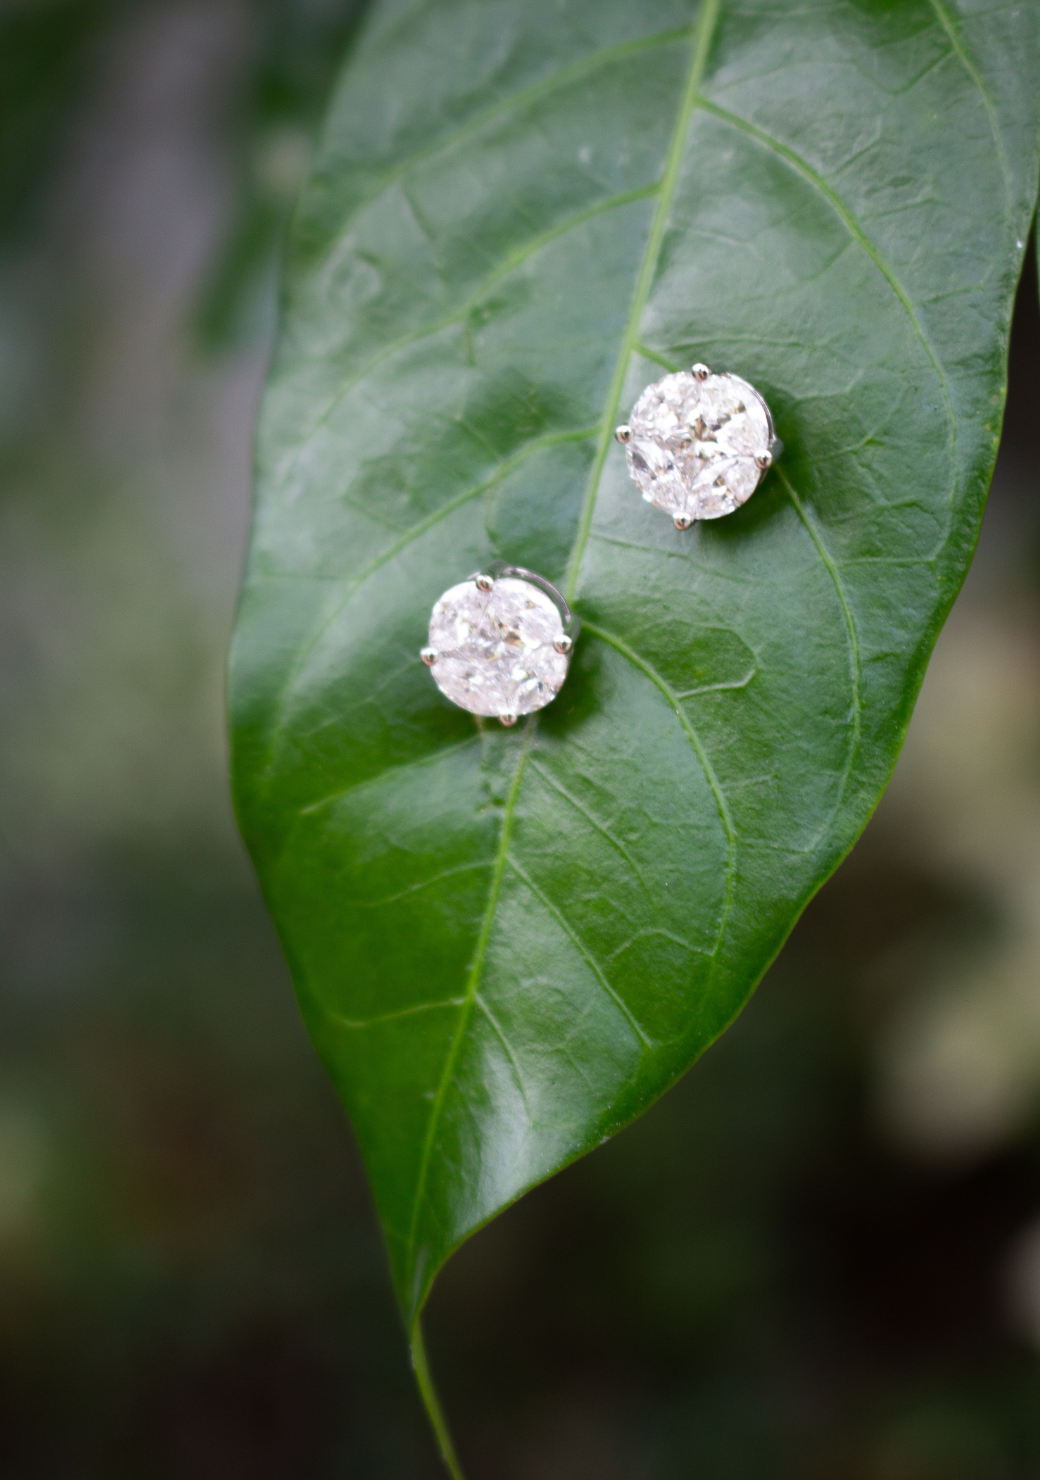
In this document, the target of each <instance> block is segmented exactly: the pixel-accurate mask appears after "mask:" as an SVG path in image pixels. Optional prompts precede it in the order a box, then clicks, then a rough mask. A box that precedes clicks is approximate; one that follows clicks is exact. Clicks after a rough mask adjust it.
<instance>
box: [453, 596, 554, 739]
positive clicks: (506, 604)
mask: <svg viewBox="0 0 1040 1480" xmlns="http://www.w3.org/2000/svg"><path fill="white" fill-rule="evenodd" d="M562 637H563V621H562V619H561V617H560V613H559V611H558V609H557V607H556V604H555V602H553V601H552V600H551V598H550V597H548V596H546V594H545V592H544V591H540V590H539V589H538V587H537V586H533V585H532V584H531V583H530V581H524V580H521V579H519V577H516V576H500V577H499V578H498V580H497V581H495V584H494V586H493V588H492V589H491V590H490V591H481V590H479V588H478V587H477V584H476V582H475V581H463V582H462V583H461V584H460V585H458V586H452V588H451V590H450V591H445V593H444V595H443V596H442V597H441V599H440V600H439V601H438V602H437V605H436V606H435V607H434V608H433V615H432V616H431V618H430V647H431V648H432V649H433V652H434V653H435V654H436V656H435V657H434V659H433V662H432V664H431V667H430V672H431V673H432V674H433V677H434V679H435V681H436V683H437V687H438V688H439V689H440V691H441V693H443V694H447V696H448V698H449V699H450V700H451V701H452V703H453V704H458V705H460V707H461V708H463V709H468V710H469V711H470V713H471V714H486V715H496V716H501V715H503V714H506V715H515V714H530V713H531V711H532V710H534V709H541V708H542V707H543V706H544V705H546V704H548V703H549V702H550V700H552V699H555V698H556V695H557V694H558V693H559V691H560V688H561V686H562V684H563V681H564V679H565V678H566V677H567V662H568V659H567V655H566V654H564V653H558V652H557V651H556V649H555V647H554V646H553V644H554V643H555V642H557V641H559V640H560V639H561V638H562Z"/></svg>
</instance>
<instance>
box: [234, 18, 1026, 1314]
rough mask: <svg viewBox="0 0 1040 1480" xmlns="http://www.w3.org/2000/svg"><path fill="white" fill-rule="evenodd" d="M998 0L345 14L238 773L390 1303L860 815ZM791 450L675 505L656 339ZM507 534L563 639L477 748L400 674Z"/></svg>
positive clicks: (764, 946)
mask: <svg viewBox="0 0 1040 1480" xmlns="http://www.w3.org/2000/svg"><path fill="white" fill-rule="evenodd" d="M1038 62H1040V56H1038V46H1037V6H1036V4H1035V3H1034V0H1019V3H1016V4H1010V5H997V6H993V5H991V4H981V3H975V0H960V3H959V4H956V5H955V4H954V3H953V0H826V3H824V0H819V3H816V0H806V3H802V4H799V5H791V4H788V3H779V0H701V4H700V6H699V7H698V6H697V5H693V4H690V3H689V0H523V3H520V0H423V3H415V0H408V3H406V0H381V3H377V4H376V5H375V6H374V8H373V10H372V11H371V13H370V16H369V21H368V23H367V26H366V29H365V31H364V33H363V36H362V39H361V41H360V43H359V45H358V47H357V49H356V51H355V52H354V54H353V56H352V58H351V59H350V61H349V62H348V65H347V66H346V69H345V72H344V75H343V79H342V85H341V87H340V89H339V91H338V95H337V97H336V100H335V102H334V105H333V107H332V110H331V114H330V117H329V120H328V123H327V129H326V134H325V139H324V144H323V146H322V149H321V151H320V157H319V159H318V161H317V164H316V167H315V170H314V172H313V175H312V177H311V179H310V182H309V184H308V186H307V188H306V191H305V194H304V199H303V203H302V207H301V211H300V216H299V220H298V223H297V228H296V233H295V244H294V248H293V252H292V257H291V263H290V268H289V279H288V304H287V310H286V314H285V320H284V325H283V331H282V336H281V340H280V345H279V349H278V353H277V356H276V361H275V364H274V368H273V370H272V374H271V379H270V384H269V388H268V391H267V396H266V400H265V404H264V409H263V415H262V424H261V433H260V444H259V494H258V507H257V515H256V524H255V530H254V537H253V545H252V551H251V555H250V560H249V567H248V572H247V577H246V584H245V591H244V595H243V601H242V607H241V613H240V618H239V625H238V631H237V636H236V641H235V646H234V652H233V664H232V701H233V719H234V751H235V784H236V797H237V805H238V809H239V815H240V818H241V822H242V826H243V830H244V833H245V836H246V838H247V840H248V843H249V846H250V848H251V850H252V852H253V856H254V858H255V860H256V863H257V867H258V869H259V872H260V876H261V879H262V881H263V884H264V888H265V890H266V894H267V898H268V900H269V902H270V905H271V908H272V910H273V912H274V915H275V918H276V920H277V923H278V926H279V929H280V931H281V935H282V939H283V941H284V943H285V947H286V950H287V952H288V955H289V958H290V961H291V965H292V968H293V971H294V974H295V979H296V983H297V987H298V990H299V994H300V999H301V1002H302V1005H303V1010H304V1013H305V1015H306V1018H307V1021H308V1024H309V1027H310V1030H311V1032H312V1034H313V1036H314V1039H315V1041H316V1043H317V1044H318V1047H319V1049H320V1051H321V1053H322V1055H323V1057H324V1059H325V1062H326V1063H327V1065H328V1067H329V1070H330V1072H331V1073H332V1075H333V1076H334V1078H335V1080H336V1083H337V1085H338V1086H339V1089H340V1091H341V1093H342V1096H343V1099H344V1101H345V1102H346V1105H347V1108H348V1110H349V1113H350V1116H351V1119H352V1121H353V1124H354V1127H355V1129H356V1132H357V1135H358V1138H359V1140H360V1143H361V1147H362V1149H363V1152H364V1156H365V1159H366V1162H367V1166H368V1171H369V1174H370V1177H371V1181H372V1186H373V1188H374V1192H375V1197H376V1201H377V1205H378V1209H379V1213H380V1217H381V1218H382V1221H383V1225H384V1228H385V1230H386V1236H387V1240H388V1245H389V1249H390V1254H391V1261H392V1266H393V1271H394V1278H395V1281H396V1285H397V1289H398V1294H399V1297H400V1300H401V1303H402V1307H403V1309H404V1311H405V1314H406V1317H407V1318H408V1319H409V1321H411V1320H412V1318H413V1317H414V1316H415V1315H416V1314H417V1312H418V1310H419V1308H420V1306H421V1304H422V1301H423V1300H424V1298H425V1295H426V1292H427V1290H428V1288H429V1284H430V1282H431V1280H432V1279H433V1277H434V1275H435V1273H436V1271H437V1269H438V1268H439V1266H440V1265H441V1263H442V1262H443V1261H444V1259H445V1258H446V1257H447V1255H448V1254H449V1253H450V1252H451V1250H452V1249H453V1248H454V1247H456V1246H457V1245H458V1243H459V1242H460V1241H461V1240H462V1239H463V1238H465V1237H466V1235H467V1234H469V1233H471V1232H472V1231H473V1230H474V1229H475V1228H477V1227H478V1226H479V1225H480V1224H481V1223H482V1222H484V1221H486V1220H487V1219H489V1218H490V1217H492V1216H493V1215H494V1214H495V1213H496V1212H497V1211H499V1210H500V1209H501V1208H502V1207H503V1206H505V1205H506V1204H507V1203H509V1202H510V1201H511V1200H512V1199H514V1198H515V1197H517V1195H518V1194H519V1193H521V1192H522V1191H523V1190H524V1189H525V1188H527V1187H529V1186H531V1185H532V1184H533V1183H535V1182H537V1181H538V1180H540V1179H542V1178H544V1177H546V1176H548V1175H549V1174H551V1173H552V1172H554V1171H555V1170H557V1169H558V1168H560V1167H561V1166H563V1165H564V1164H565V1163H567V1162H568V1161H570V1160H572V1159H573V1158H574V1157H576V1156H578V1155H580V1154H581V1153H582V1152H584V1151H586V1150H588V1149H589V1148H591V1147H593V1146H595V1145H596V1144H597V1143H598V1142H599V1141H600V1140H601V1139H602V1138H603V1137H604V1136H607V1135H609V1134H610V1133H611V1132H612V1131H614V1130H616V1129H617V1128H618V1127H620V1126H621V1125H623V1124H624V1123H625V1122H626V1121H628V1120H629V1119H630V1118H631V1117H632V1116H634V1115H636V1114H637V1113H638V1112H639V1111H640V1110H642V1109H643V1108H644V1107H645V1106H647V1105H648V1104H649V1103H650V1102H651V1101H652V1100H653V1099H654V1098H655V1097H656V1096H657V1095H659V1094H660V1093H661V1092H662V1090H664V1089H665V1088H666V1087H667V1086H668V1085H669V1084H670V1083H671V1082H672V1081H674V1079H675V1078H676V1077H677V1076H678V1075H679V1074H681V1073H682V1072H683V1070H684V1069H685V1068H686V1067H687V1066H688V1065H689V1064H690V1063H691V1061H692V1060H693V1059H694V1058H695V1057H696V1056H697V1055H698V1054H699V1053H700V1052H701V1051H702V1050H703V1049H704V1048H705V1047H706V1046H707V1045H708V1044H709V1043H710V1042H711V1041H712V1039H713V1038H715V1037H716V1036H717V1035H718V1034H719V1033H720V1032H721V1031H722V1030H723V1028H724V1027H725V1026H726V1025H727V1023H729V1022H730V1021H731V1020H732V1018H733V1016H734V1015H735V1014H736V1013H737V1012H738V1011H739V1009H740V1007H741V1005H742V1004H743V1003H744V1001H745V1000H746V998H747V996H748V994H749V993H750V991H751V990H752V988H753V986H754V984H755V983H756V981H757V980H758V979H759V977H760V976H761V974H762V972H763V970H764V969H765V967H766V966H767V964H768V963H769V961H770V960H771V958H772V957H773V955H774V954H775V952H776V951H777V949H778V948H779V946H780V944H781V942H782V941H783V939H784V937H785V935H786V934H787V932H788V931H789V930H790V928H791V926H792V924H793V922H794V920H795V918H796V917H797V915H798V913H799V911H800V910H801V909H802V907H803V906H804V904H805V902H806V901H807V899H808V898H809V897H810V895H811V894H812V893H813V891H814V890H815V889H816V888H818V887H819V885H820V883H821V882H822V881H823V879H824V878H825V877H826V876H827V874H828V873H829V872H830V871H831V870H832V869H833V868H834V866H835V865H836V863H837V862H838V860H839V859H840V858H841V856H842V855H843V854H844V853H845V852H846V850H847V849H848V848H849V846H850V845H851V843H852V842H853V840H854V839H855V837H856V835H857V834H858V832H859V831H860V829H861V828H862V827H863V825H864V823H865V821H866V819H867V817H868V815H869V813H870V811H871V809H872V807H873V806H874V804H875V802H876V801H877V798H878V796H879V794H880V791H881V789H882V787H883V785H884V783H885V780H886V778H887V776H888V774H889V771H890V769H891V767H892V765H893V763H894V760H895V757H896V753H897V750H898V747H899V744H900V741H901V738H902V735H903V733H904V730H905V726H906V724H907V720H908V717H909V713H910V708H911V705H912V702H913V699H914V696H915V694H916V691H917V687H918V684H919V682H920V679H921V675H922V671H923V667H924V664H925V662H926V659H927V656H928V653H929V651H930V648H931V644H932V642H933V640H934V638H935V635H936V632H937V630H938V627H939V625H940V623H941V621H942V619H943V617H944V615H945V613H946V611H947V609H948V607H949V605H950V602H951V601H952V599H953V596H954V594H955V592H956V590H957V588H958V586H959V584H960V581H961V579H962V577H963V574H964V571H965V569H966V566H967V563H968V561H969V559H970V556H971V552H972V549H973V546H974V542H975V538H976V534H977V530H978V524H979V519H980V515H981V510H982V503H983V498H984V494H985V489H986V486H987V482H988V478H989V475H990V473H991V470H992V464H993V459H994V454H995V448H996V443H997V438H998V433H999V428H1000V417H1001V410H1002V398H1003V391H1004V373H1005V360H1006V341H1007V331H1008V323H1009V316H1010V307H1011V300H1012V295H1013V290H1014V286H1015V282H1016V280H1017V275H1018V272H1019V270H1020V267H1021V259H1022V253H1023V244H1024V240H1025V237H1026V234H1027V232H1028V228H1029V219H1030V215H1031V213H1032V210H1033V203H1034V196H1035V191H1036V176H1037V149H1036V144H1037V96H1038V95H1037V88H1036V78H1037V76H1038ZM694 360H705V361H707V362H708V363H709V364H712V365H720V364H721V365H723V366H725V367H727V368H730V369H732V370H734V371H737V372H738V373H739V374H741V375H743V376H745V377H746V378H748V379H749V380H751V381H752V382H753V383H754V384H755V385H756V386H757V387H758V388H759V390H761V391H762V393H763V394H764V395H765V396H766V398H767V400H768V401H769V403H770V406H771V407H772V410H773V414H774V417H775V418H776V422H777V428H778V431H779V434H780V436H781V437H782V438H783V440H784V442H785V444H786V447H787V451H786V453H785V456H784V458H783V460H782V462H781V463H780V465H779V467H778V468H777V469H776V470H775V471H774V472H772V473H770V475H769V476H768V478H767V479H766V481H765V482H764V483H763V485H762V486H761V488H760V489H759V491H758V492H757V493H756V495H755V496H754V498H753V499H752V500H751V502H750V503H749V504H747V505H746V506H745V507H744V508H743V509H742V510H740V511H739V512H738V513H736V514H734V515H732V516H731V517H729V518H726V519H723V520H720V521H718V522H717V523H711V524H704V525H701V526H698V527H696V528H694V529H693V530H691V531H690V532H688V533H679V532H678V531H676V530H675V529H674V528H673V527H672V525H671V523H670V522H669V520H668V518H667V517H666V516H665V515H664V514H662V513H660V512H659V511H657V510H654V509H651V508H649V507H648V506H647V505H646V504H644V503H643V502H642V501H641V500H640V498H639V495H638V493H637V491H636V489H635V488H634V486H633V484H632V483H631V481H630V480H629V478H628V476H627V473H626V470H625V465H624V457H623V454H622V451H621V449H620V448H619V447H618V446H617V445H616V444H615V443H614V442H613V440H612V437H611V432H612V429H613V427H614V425H615V423H616V422H617V421H619V420H621V419H623V417H624V415H625V413H626V412H627V411H628V409H629V408H630V406H631V404H632V402H633V401H634V399H635V397H636V396H637V394H638V393H639V391H640V390H641V389H642V387H643V386H644V385H645V384H646V383H647V382H648V381H649V380H652V379H656V378H657V377H658V376H659V375H660V374H661V373H663V371H662V367H664V366H667V367H670V368H681V367H688V366H689V365H690V364H691V363H692V362H693V361H694ZM499 557H501V558H504V559H507V560H510V561H514V562H518V563H521V564H524V565H528V566H531V567H532V568H534V569H536V570H538V571H540V572H541V573H542V574H543V575H545V576H547V577H549V578H550V579H551V580H554V581H556V582H559V583H561V584H563V585H565V587H566V589H567V592H568V594H569V595H571V596H573V598H574V602H575V605H576V607H577V609H578V611H579V612H580V613H581V615H582V618H583V622H584V626H583V630H582V635H581V638H580V641H579V644H578V647H577V650H576V653H575V657H574V660H573V662H572V666H571V673H570V677H569V679H568V682H567V685H566V687H565V689H564V691H563V693H562V694H561V696H560V698H559V699H558V700H557V701H556V702H555V703H554V704H552V705H551V706H550V707H549V708H548V709H546V710H545V711H543V713H542V714H541V715H540V716H538V717H537V718H534V719H531V720H528V721H526V722H522V723H521V724H520V725H518V726H517V727H516V729H515V730H513V731H507V730H504V729H502V728H500V727H499V726H497V725H494V724H488V725H485V726H484V727H483V728H478V726H477V725H476V724H475V723H474V721H473V719H472V718H471V717H470V716H469V715H467V714H465V713H463V712H461V711H460V710H458V709H455V708H453V707H452V706H451V705H450V704H449V703H448V701H447V700H445V699H444V698H443V697H442V696H441V695H440V694H439V693H438V691H437V689H436V687H435V686H434V684H433V683H432V681H431V678H430V674H429V672H428V671H427V670H426V669H425V668H424V667H423V665H422V664H421V663H420V661H419V657H418V651H419V648H420V647H421V646H422V644H423V642H424V640H425V633H426V624H427V620H428V616H429V611H430V607H431V605H432V603H433V602H434V600H435V599H436V598H437V596H438V595H439V594H440V592H441V591H442V590H443V589H445V588H446V587H447V586H449V585H451V584H453V583H454V582H456V581H458V580H459V579H461V578H462V577H464V576H465V575H467V574H468V573H469V572H471V571H473V570H474V569H476V568H477V567H478V566H480V565H481V564H482V563H484V562H486V561H489V560H492V559H495V558H499Z"/></svg>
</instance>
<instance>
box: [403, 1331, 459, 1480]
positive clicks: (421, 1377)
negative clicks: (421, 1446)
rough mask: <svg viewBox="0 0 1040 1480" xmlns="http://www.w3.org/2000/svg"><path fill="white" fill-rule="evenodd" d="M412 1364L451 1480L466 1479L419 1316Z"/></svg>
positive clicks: (414, 1334) (420, 1393) (413, 1343)
mask: <svg viewBox="0 0 1040 1480" xmlns="http://www.w3.org/2000/svg"><path fill="white" fill-rule="evenodd" d="M412 1366H413V1368H414V1369H415V1381H416V1384H417V1386H418V1388H419V1395H420V1397H421V1398H422V1401H423V1407H424V1408H425V1409H426V1416H427V1417H428V1418H429V1420H430V1427H431V1428H432V1429H433V1432H434V1434H435V1435H436V1436H437V1448H438V1449H439V1450H440V1453H441V1459H442V1460H443V1461H444V1463H445V1465H446V1466H447V1467H448V1473H449V1474H450V1475H451V1480H466V1477H465V1475H463V1473H462V1466H461V1465H460V1464H459V1457H458V1455H457V1454H456V1453H455V1446H454V1444H453V1443H452V1442H451V1434H450V1432H449V1430H448V1422H447V1419H446V1418H445V1417H444V1412H443V1410H442V1408H441V1405H440V1400H439V1399H438V1397H437V1389H436V1388H435V1387H434V1385H433V1378H432V1377H431V1376H430V1364H429V1363H428V1362H427V1360H426V1346H425V1343H424V1342H423V1334H422V1325H421V1323H420V1321H419V1318H418V1316H417V1317H416V1320H415V1325H414V1326H413V1327H412Z"/></svg>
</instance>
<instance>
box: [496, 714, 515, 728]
mask: <svg viewBox="0 0 1040 1480" xmlns="http://www.w3.org/2000/svg"><path fill="white" fill-rule="evenodd" d="M498 717H499V719H500V720H501V721H502V723H503V724H504V725H505V726H506V727H507V728H508V726H509V725H515V724H516V715H515V714H500V715H499V716H498Z"/></svg>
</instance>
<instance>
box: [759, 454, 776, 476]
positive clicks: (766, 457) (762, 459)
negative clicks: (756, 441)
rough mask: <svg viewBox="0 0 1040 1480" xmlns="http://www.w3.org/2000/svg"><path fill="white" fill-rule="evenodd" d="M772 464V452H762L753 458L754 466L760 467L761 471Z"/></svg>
mask: <svg viewBox="0 0 1040 1480" xmlns="http://www.w3.org/2000/svg"><path fill="white" fill-rule="evenodd" d="M772 466H773V454H772V453H771V452H763V453H761V454H760V455H759V456H758V457H756V458H755V467H756V468H760V469H761V471H762V472H763V473H764V472H765V471H766V469H767V468H771V467H772Z"/></svg>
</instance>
